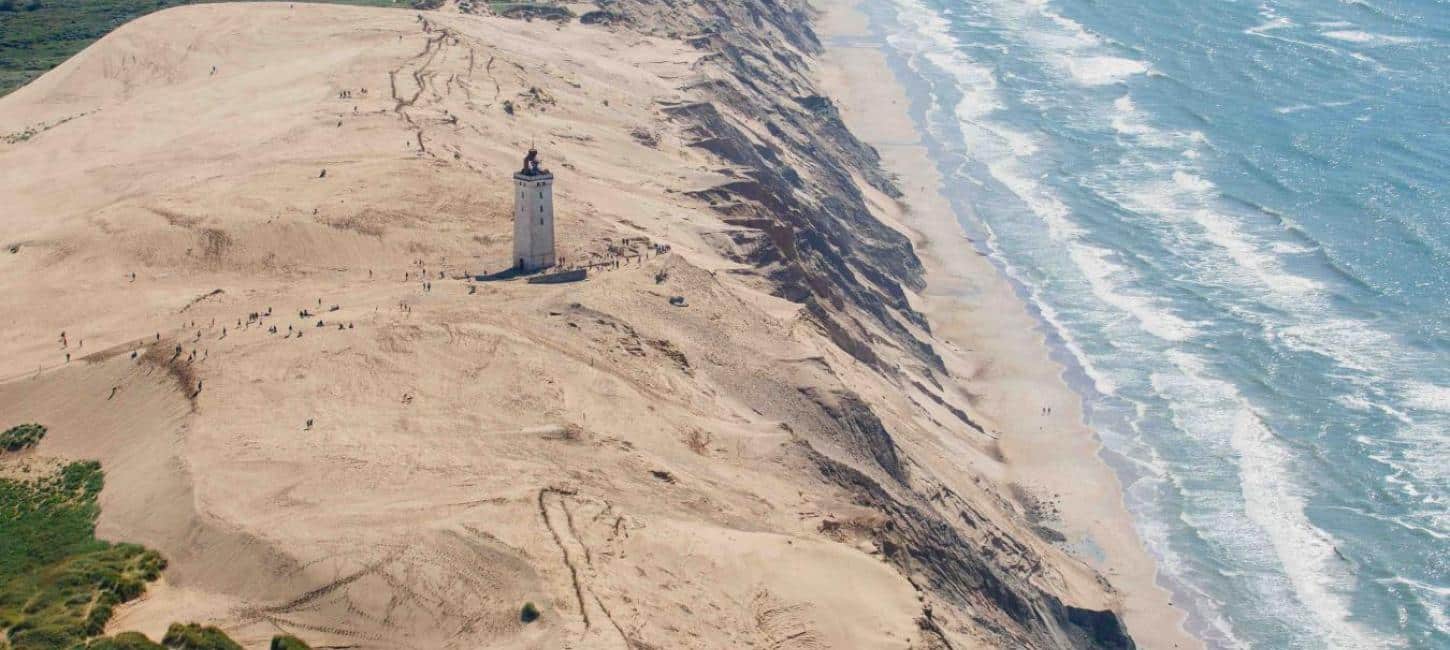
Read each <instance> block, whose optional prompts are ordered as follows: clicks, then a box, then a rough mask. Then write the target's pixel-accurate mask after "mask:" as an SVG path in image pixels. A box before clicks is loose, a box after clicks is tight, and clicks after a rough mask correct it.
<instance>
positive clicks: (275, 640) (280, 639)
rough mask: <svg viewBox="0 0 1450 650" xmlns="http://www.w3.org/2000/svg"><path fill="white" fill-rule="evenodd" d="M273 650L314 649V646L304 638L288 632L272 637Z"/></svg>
mask: <svg viewBox="0 0 1450 650" xmlns="http://www.w3.org/2000/svg"><path fill="white" fill-rule="evenodd" d="M271 650H312V646H309V645H307V644H306V643H303V642H302V639H299V638H297V637H295V636H292V635H291V634H287V635H284V636H274V637H272V648H271Z"/></svg>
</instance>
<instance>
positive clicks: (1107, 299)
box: [1068, 244, 1197, 342]
mask: <svg viewBox="0 0 1450 650" xmlns="http://www.w3.org/2000/svg"><path fill="white" fill-rule="evenodd" d="M1114 255H1115V254H1114V253H1113V252H1112V251H1109V250H1106V249H1102V248H1097V247H1095V246H1089V245H1086V244H1072V245H1070V246H1069V247H1068V257H1069V258H1071V259H1072V262H1073V265H1075V266H1077V268H1078V269H1079V270H1080V271H1081V272H1082V274H1083V276H1084V277H1086V278H1087V281H1088V285H1089V286H1090V287H1092V292H1093V295H1094V296H1096V297H1097V298H1098V300H1101V301H1102V302H1104V303H1106V304H1108V305H1111V306H1113V307H1116V308H1118V309H1119V310H1121V311H1123V312H1124V313H1127V314H1130V315H1132V316H1133V318H1134V319H1136V320H1137V321H1138V323H1139V324H1140V325H1141V326H1142V329H1143V331H1145V332H1147V333H1149V334H1152V335H1153V336H1156V337H1158V338H1160V339H1163V340H1164V341H1174V342H1177V341H1185V340H1187V339H1189V338H1191V337H1192V336H1193V335H1194V334H1196V333H1197V332H1196V329H1195V328H1194V326H1193V324H1191V323H1189V322H1188V321H1186V320H1183V319H1182V318H1179V317H1177V316H1174V315H1173V314H1171V313H1168V312H1167V311H1166V310H1165V309H1163V308H1162V307H1160V306H1158V304H1157V301H1155V300H1154V299H1152V298H1149V297H1145V296H1136V295H1131V294H1128V293H1126V292H1124V291H1122V290H1121V289H1120V288H1119V286H1118V284H1117V283H1115V282H1114V277H1115V276H1122V275H1128V274H1129V272H1128V270H1127V269H1126V268H1125V267H1123V266H1122V265H1120V264H1117V263H1115V262H1113V261H1111V260H1112V257H1114Z"/></svg>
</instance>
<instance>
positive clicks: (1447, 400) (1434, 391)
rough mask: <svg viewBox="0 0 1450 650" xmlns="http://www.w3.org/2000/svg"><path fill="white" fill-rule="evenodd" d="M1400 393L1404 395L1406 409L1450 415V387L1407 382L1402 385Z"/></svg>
mask: <svg viewBox="0 0 1450 650" xmlns="http://www.w3.org/2000/svg"><path fill="white" fill-rule="evenodd" d="M1400 392H1401V393H1402V394H1403V395H1404V400H1403V403H1404V405H1405V407H1406V408H1412V409H1416V410H1420V411H1435V412H1439V413H1450V386H1441V385H1438V384H1431V383H1429V382H1423V381H1407V382H1402V383H1401V384H1400Z"/></svg>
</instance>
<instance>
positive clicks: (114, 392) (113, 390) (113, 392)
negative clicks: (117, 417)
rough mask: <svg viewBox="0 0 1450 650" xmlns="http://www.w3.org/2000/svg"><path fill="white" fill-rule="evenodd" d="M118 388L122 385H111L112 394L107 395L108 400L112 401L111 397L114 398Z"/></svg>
mask: <svg viewBox="0 0 1450 650" xmlns="http://www.w3.org/2000/svg"><path fill="white" fill-rule="evenodd" d="M118 388H120V386H112V387H111V394H110V395H109V396H107V397H106V400H107V401H110V399H111V398H113V397H115V396H116V389H118Z"/></svg>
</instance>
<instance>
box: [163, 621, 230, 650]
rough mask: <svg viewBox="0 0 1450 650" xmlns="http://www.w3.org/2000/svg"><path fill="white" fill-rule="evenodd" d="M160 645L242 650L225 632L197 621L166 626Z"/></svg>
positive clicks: (182, 649)
mask: <svg viewBox="0 0 1450 650" xmlns="http://www.w3.org/2000/svg"><path fill="white" fill-rule="evenodd" d="M161 645H164V646H166V647H167V648H169V649H170V650H242V646H241V645H238V644H237V642H236V641H233V640H231V638H230V637H228V636H227V633H226V632H223V631H221V630H219V629H217V628H216V627H215V626H212V625H207V626H202V625H200V624H198V623H187V624H185V625H182V624H181V623H172V624H171V627H169V628H166V636H164V637H161Z"/></svg>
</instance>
